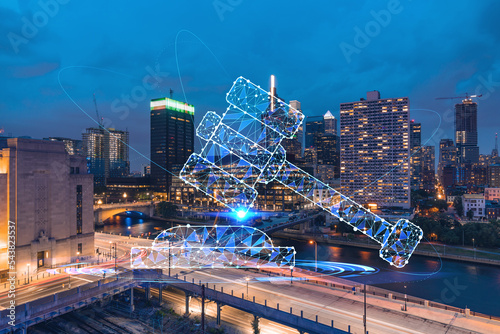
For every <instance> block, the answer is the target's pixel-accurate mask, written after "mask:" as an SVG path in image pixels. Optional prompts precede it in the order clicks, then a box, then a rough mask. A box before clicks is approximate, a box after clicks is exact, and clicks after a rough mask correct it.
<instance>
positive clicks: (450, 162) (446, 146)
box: [438, 139, 457, 185]
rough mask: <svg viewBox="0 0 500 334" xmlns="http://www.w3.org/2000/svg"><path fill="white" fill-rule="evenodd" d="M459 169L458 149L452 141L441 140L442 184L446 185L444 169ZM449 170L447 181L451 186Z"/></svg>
mask: <svg viewBox="0 0 500 334" xmlns="http://www.w3.org/2000/svg"><path fill="white" fill-rule="evenodd" d="M445 167H450V168H455V169H456V168H457V148H456V147H455V145H453V140H452V139H441V141H440V142H439V162H438V177H439V180H440V181H441V183H442V184H443V185H444V183H445V182H444V173H443V171H444V168H445ZM450 168H448V173H447V181H446V183H447V184H448V185H449V184H450V177H449V175H450V173H449V170H450Z"/></svg>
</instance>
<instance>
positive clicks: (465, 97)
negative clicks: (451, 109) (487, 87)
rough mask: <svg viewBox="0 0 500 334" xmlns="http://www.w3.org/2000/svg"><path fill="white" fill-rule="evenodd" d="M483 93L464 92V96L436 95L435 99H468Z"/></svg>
mask: <svg viewBox="0 0 500 334" xmlns="http://www.w3.org/2000/svg"><path fill="white" fill-rule="evenodd" d="M481 96H483V94H480V95H469V93H465V96H463V95H462V96H452V97H436V100H453V99H465V100H470V99H471V98H473V97H481Z"/></svg>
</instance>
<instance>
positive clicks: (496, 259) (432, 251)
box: [272, 231, 500, 266]
mask: <svg viewBox="0 0 500 334" xmlns="http://www.w3.org/2000/svg"><path fill="white" fill-rule="evenodd" d="M272 236H273V237H276V238H282V239H296V240H300V241H309V240H314V241H316V242H318V243H323V244H330V245H342V246H350V247H359V248H367V249H377V250H379V249H380V245H378V244H375V243H367V242H360V241H348V240H342V239H336V238H327V237H325V236H324V235H314V234H312V235H307V234H299V233H291V232H284V231H280V232H275V233H272ZM419 248H420V249H419ZM422 248H423V249H422ZM427 249H429V250H427ZM440 251H441V252H440ZM453 251H456V249H454V248H452V247H448V248H446V247H442V246H441V247H439V246H433V245H430V244H425V243H422V244H421V245H419V246H418V247H417V249H416V250H415V252H414V253H413V254H415V255H421V256H427V257H433V258H442V259H448V260H454V261H463V262H471V263H481V264H488V265H493V266H500V254H498V255H495V254H490V253H486V254H484V253H480V252H477V251H476V256H475V257H474V256H467V255H459V254H453V253H452V252H453ZM460 251H461V252H463V253H465V251H467V250H464V249H460ZM446 252H448V254H447V253H446ZM469 252H471V253H472V252H474V250H469ZM450 253H452V254H450ZM479 253H480V254H479ZM484 255H486V256H484Z"/></svg>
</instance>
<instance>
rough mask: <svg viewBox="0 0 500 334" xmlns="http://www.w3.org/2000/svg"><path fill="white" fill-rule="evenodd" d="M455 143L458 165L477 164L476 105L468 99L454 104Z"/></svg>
mask: <svg viewBox="0 0 500 334" xmlns="http://www.w3.org/2000/svg"><path fill="white" fill-rule="evenodd" d="M455 143H456V145H457V149H458V162H459V163H460V164H462V163H477V162H479V147H478V146H477V103H475V102H472V99H470V98H467V99H464V100H462V103H457V104H455Z"/></svg>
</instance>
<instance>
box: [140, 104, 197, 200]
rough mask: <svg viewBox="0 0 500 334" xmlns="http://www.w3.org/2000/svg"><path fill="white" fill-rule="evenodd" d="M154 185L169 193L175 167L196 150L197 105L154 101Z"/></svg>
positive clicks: (152, 106) (152, 121) (152, 132)
mask: <svg viewBox="0 0 500 334" xmlns="http://www.w3.org/2000/svg"><path fill="white" fill-rule="evenodd" d="M150 120H151V161H152V162H151V184H152V186H153V187H154V189H155V190H156V191H159V192H163V193H168V192H169V188H170V186H171V184H172V174H171V172H172V168H173V166H174V165H177V166H176V168H178V167H179V166H180V167H182V166H183V165H184V164H185V163H186V161H187V160H188V158H189V156H190V155H191V153H193V151H194V106H193V105H191V104H187V103H184V102H180V101H176V100H172V99H169V98H160V99H154V100H151V118H150Z"/></svg>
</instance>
